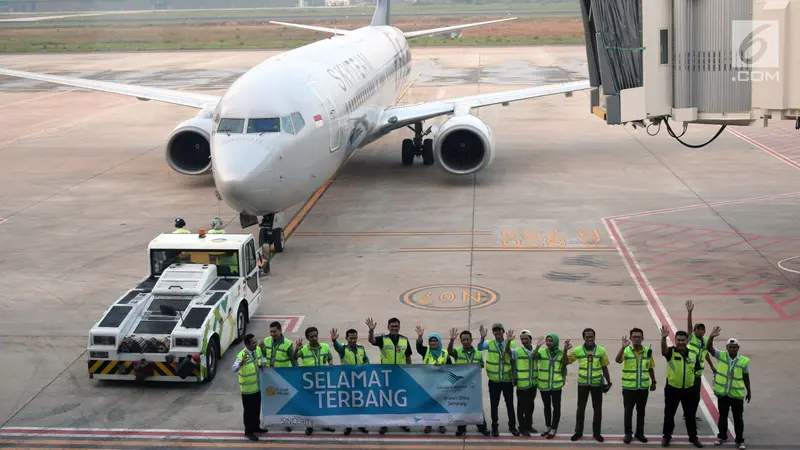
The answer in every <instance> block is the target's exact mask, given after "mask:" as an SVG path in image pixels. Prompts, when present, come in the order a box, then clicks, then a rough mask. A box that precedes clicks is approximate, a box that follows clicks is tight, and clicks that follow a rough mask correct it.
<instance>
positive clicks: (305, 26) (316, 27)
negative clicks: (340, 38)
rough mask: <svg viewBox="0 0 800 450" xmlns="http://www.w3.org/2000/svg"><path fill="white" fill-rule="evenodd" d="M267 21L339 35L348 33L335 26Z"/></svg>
mask: <svg viewBox="0 0 800 450" xmlns="http://www.w3.org/2000/svg"><path fill="white" fill-rule="evenodd" d="M269 23H274V24H275V25H283V26H285V27H294V28H300V29H303V30H312V31H322V32H323V33H332V34H341V35H345V34H348V33H350V31H349V30H338V29H336V28H327V27H318V26H314V25H300V24H299V23H288V22H275V21H274V20H270V21H269Z"/></svg>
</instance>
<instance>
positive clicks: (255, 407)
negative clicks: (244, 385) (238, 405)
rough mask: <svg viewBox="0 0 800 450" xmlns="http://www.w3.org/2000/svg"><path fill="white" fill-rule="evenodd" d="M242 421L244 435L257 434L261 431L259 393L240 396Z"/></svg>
mask: <svg viewBox="0 0 800 450" xmlns="http://www.w3.org/2000/svg"><path fill="white" fill-rule="evenodd" d="M242 407H244V412H243V413H242V419H243V421H244V432H245V433H258V432H259V430H260V429H261V392H254V393H252V394H242Z"/></svg>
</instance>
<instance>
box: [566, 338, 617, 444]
mask: <svg viewBox="0 0 800 450" xmlns="http://www.w3.org/2000/svg"><path fill="white" fill-rule="evenodd" d="M582 336H583V344H581V345H579V346H577V347H575V350H573V351H571V352H568V353H564V361H563V362H564V365H565V366H567V365H569V364H572V363H574V362H575V361H577V362H578V410H577V411H576V413H575V434H573V435H572V438H571V440H573V441H577V440H578V439H580V438H581V437H582V436H583V421H584V417H585V413H586V403H588V401H589V395H591V397H592V410H593V412H594V416H593V418H592V436H593V437H594V439H595V440H596V441H597V442H603V441H604V440H605V438H603V435H602V434H601V433H600V428H601V426H602V422H603V394H605V393H606V392H608V390H609V389H611V375H609V373H608V365H609V364H610V363H609V361H608V353H607V352H606V349H605V348H603V346H602V345H597V344H596V343H595V332H594V330H593V329H591V328H586V329H584V330H583V333H582ZM603 379H605V381H606V382H605V384H603Z"/></svg>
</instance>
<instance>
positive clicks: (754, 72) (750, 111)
mask: <svg viewBox="0 0 800 450" xmlns="http://www.w3.org/2000/svg"><path fill="white" fill-rule="evenodd" d="M579 2H580V4H581V12H582V15H583V24H584V31H585V35H586V56H587V62H588V65H589V79H590V84H591V86H592V87H593V88H594V89H592V90H591V111H592V113H593V114H595V115H596V116H598V117H600V118H601V119H603V120H605V121H606V123H607V124H610V125H612V124H627V123H631V124H632V125H633V126H634V127H636V126H643V127H647V128H648V133H650V134H656V133H658V130H660V129H661V124H662V122H663V123H664V124H665V125H666V127H667V131H668V132H669V134H670V136H672V137H674V138H676V139H678V141H680V142H681V143H682V144H683V145H686V146H688V147H694V148H697V147H702V146H704V145H707V144H709V143H711V142H712V141H713V140H714V139H716V137H717V136H719V134H720V133H721V132H722V130H723V129H724V128H725V127H726V126H728V125H739V126H758V127H766V126H767V125H768V122H769V121H770V120H772V121H775V120H794V121H795V128H796V129H798V130H800V0H766V1H765V0H579ZM670 121H673V123H674V121H678V122H682V123H683V133H685V132H686V128H687V127H688V125H689V124H706V125H719V126H720V130H719V132H718V133H717V134H716V135H715V136H714V137H713V138H711V140H709V141H708V142H706V143H705V144H700V145H690V144H686V143H685V142H683V141H681V139H680V137H682V136H683V133H681V134H680V135H676V134H675V132H674V131H673V129H672V127H671V126H670ZM651 128H657V130H656V132H655V133H651ZM798 138H800V131H798Z"/></svg>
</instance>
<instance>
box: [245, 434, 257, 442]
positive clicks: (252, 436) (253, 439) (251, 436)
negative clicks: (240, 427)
mask: <svg viewBox="0 0 800 450" xmlns="http://www.w3.org/2000/svg"><path fill="white" fill-rule="evenodd" d="M244 435H245V436H247V439H250V440H251V441H257V440H258V436H256V435H255V433H245V434H244Z"/></svg>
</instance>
